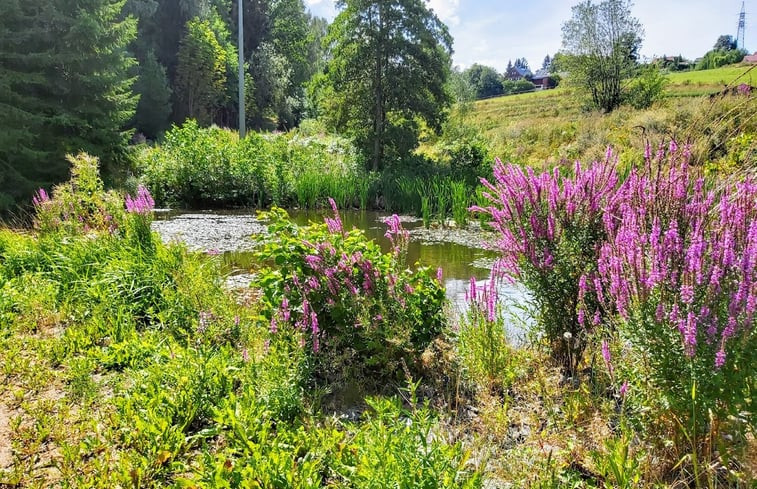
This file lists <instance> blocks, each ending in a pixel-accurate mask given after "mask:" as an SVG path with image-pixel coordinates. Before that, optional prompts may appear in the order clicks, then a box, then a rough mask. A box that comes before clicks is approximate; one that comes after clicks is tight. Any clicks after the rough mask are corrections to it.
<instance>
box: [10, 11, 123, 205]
mask: <svg viewBox="0 0 757 489" xmlns="http://www.w3.org/2000/svg"><path fill="white" fill-rule="evenodd" d="M86 5H87V8H81V6H80V2H71V1H69V0H38V1H35V2H27V1H23V0H4V1H3V15H1V16H0V46H2V49H0V113H2V114H3V115H2V117H0V194H2V195H0V201H2V203H0V207H3V206H8V205H11V204H12V201H25V200H27V199H28V198H30V197H31V194H32V192H33V190H34V188H35V187H38V186H46V187H47V186H50V185H52V184H53V183H56V182H59V181H61V180H63V179H65V178H66V177H67V175H68V164H67V162H66V161H65V159H64V156H65V154H66V153H76V152H79V151H86V152H88V153H91V154H96V155H98V156H100V158H101V161H102V163H103V165H104V167H105V168H104V169H105V171H106V172H109V173H110V174H111V175H112V173H113V171H115V170H116V169H118V168H119V167H120V164H121V163H123V161H124V159H125V158H124V157H125V151H126V146H127V143H128V139H129V132H128V131H126V130H125V129H124V128H125V125H126V123H127V122H128V121H129V120H130V119H131V118H132V116H133V115H134V107H135V105H136V103H137V99H136V97H135V96H134V95H133V93H132V91H131V86H132V84H133V82H134V80H133V78H132V77H131V76H130V74H129V73H130V70H131V69H132V67H133V66H134V65H135V61H134V59H133V58H131V57H130V56H129V55H128V53H127V51H126V46H127V45H128V44H129V42H131V40H132V39H133V37H134V35H135V32H136V22H135V20H134V19H133V18H132V17H125V18H124V17H123V15H122V9H123V6H124V0H88V1H87V2H86Z"/></svg>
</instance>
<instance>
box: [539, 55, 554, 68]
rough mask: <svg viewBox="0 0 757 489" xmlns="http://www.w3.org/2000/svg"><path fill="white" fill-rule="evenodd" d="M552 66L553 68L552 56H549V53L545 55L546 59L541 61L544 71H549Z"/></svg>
mask: <svg viewBox="0 0 757 489" xmlns="http://www.w3.org/2000/svg"><path fill="white" fill-rule="evenodd" d="M550 68H552V58H550V57H549V55H546V56H544V61H542V63H541V69H542V70H544V71H549V70H550Z"/></svg>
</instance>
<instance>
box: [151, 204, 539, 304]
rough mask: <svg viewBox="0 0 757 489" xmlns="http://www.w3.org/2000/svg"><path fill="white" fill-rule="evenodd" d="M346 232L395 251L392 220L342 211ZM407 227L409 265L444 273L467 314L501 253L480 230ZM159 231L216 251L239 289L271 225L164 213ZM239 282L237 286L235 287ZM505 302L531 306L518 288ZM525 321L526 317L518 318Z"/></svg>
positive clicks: (221, 215)
mask: <svg viewBox="0 0 757 489" xmlns="http://www.w3.org/2000/svg"><path fill="white" fill-rule="evenodd" d="M288 212H289V215H290V217H291V219H292V221H293V222H295V223H296V224H300V225H305V224H308V223H309V222H323V217H324V215H326V212H325V211H302V210H290V211H288ZM340 214H341V217H342V222H343V224H344V227H345V229H352V228H358V229H361V230H362V231H363V232H364V233H365V234H366V236H367V237H368V238H370V239H372V240H374V241H376V242H377V243H378V244H379V245H380V246H381V248H382V249H383V250H384V251H389V249H390V243H389V240H388V239H387V238H386V237H384V233H385V232H386V226H385V225H384V223H383V219H384V218H385V217H387V214H383V213H378V212H373V211H342V212H341V213H340ZM402 221H403V226H404V227H405V229H407V230H408V231H410V237H411V240H410V244H409V247H408V263H413V264H415V263H417V264H420V265H424V266H428V267H431V268H433V269H436V268H437V267H441V268H442V269H443V271H444V274H443V276H444V284H445V287H446V291H447V298H448V299H449V301H450V303H451V304H452V307H453V308H454V309H455V310H456V311H458V312H459V311H462V310H464V309H465V307H466V304H465V292H466V290H468V288H469V286H470V279H471V277H473V278H475V279H476V281H477V282H478V284H479V285H484V284H485V282H486V280H487V279H488V277H489V272H490V269H491V266H492V263H493V262H494V260H495V259H496V256H497V255H496V253H495V252H492V251H490V250H486V249H484V243H485V240H486V239H487V238H491V236H487V235H486V234H485V233H484V232H482V231H481V229H480V228H479V227H477V226H475V225H473V226H470V227H469V228H468V229H467V230H460V229H455V228H454V227H448V228H438V229H426V228H424V227H423V223H422V222H421V220H420V219H417V218H413V217H408V216H404V217H402ZM153 227H154V229H155V230H156V231H157V232H158V233H159V234H160V235H161V236H162V238H163V239H164V240H166V241H169V240H172V239H178V240H181V241H184V242H186V243H187V245H188V246H189V247H190V248H192V249H197V250H202V251H209V250H214V251H217V252H218V253H219V254H221V256H222V259H223V263H224V266H225V268H226V271H227V272H228V273H229V274H230V276H231V277H230V279H231V281H232V282H233V283H238V284H240V285H246V282H248V281H249V279H248V277H249V276H248V275H246V274H248V273H249V271H250V268H252V255H251V251H252V249H253V248H254V246H255V239H254V238H255V236H256V235H260V234H263V233H265V224H264V223H261V222H260V221H259V220H258V219H256V217H255V212H254V211H240V210H235V211H212V212H182V211H173V210H172V211H167V212H158V213H157V217H156V221H155V222H154V223H153ZM235 277H236V279H237V280H236V281H235ZM498 290H499V297H500V299H501V300H502V301H504V302H505V303H510V304H514V305H523V304H525V303H526V302H527V296H526V294H525V291H524V290H523V289H522V288H521V287H518V286H515V285H509V284H503V285H501V286H500V287H499V289H498ZM518 316H519V317H520V318H521V319H525V315H524V314H518Z"/></svg>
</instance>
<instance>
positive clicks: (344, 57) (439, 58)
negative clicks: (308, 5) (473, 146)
mask: <svg viewBox="0 0 757 489" xmlns="http://www.w3.org/2000/svg"><path fill="white" fill-rule="evenodd" d="M338 6H339V8H340V9H341V12H340V13H339V14H338V15H337V17H336V19H335V20H334V22H333V24H332V25H331V26H330V27H329V33H328V36H327V38H326V42H327V43H328V45H329V46H330V49H331V52H330V54H331V61H330V62H329V64H328V66H327V74H326V79H325V81H324V86H325V92H326V93H327V95H328V96H327V99H328V101H327V102H326V103H325V105H324V107H323V109H324V115H325V116H326V118H327V120H328V122H329V123H330V125H331V126H332V127H333V128H335V129H338V130H341V131H344V132H346V133H347V134H349V135H352V136H353V137H354V138H355V140H356V142H357V144H358V146H359V147H360V148H362V150H363V152H364V154H365V155H366V157H367V158H368V159H370V161H371V165H370V166H371V167H372V168H373V169H374V170H378V169H380V168H382V167H383V166H385V164H386V161H387V159H394V158H396V157H399V156H403V155H405V154H407V153H409V152H410V151H411V150H412V149H413V148H414V147H415V146H416V145H417V139H418V131H419V128H418V122H419V120H423V121H425V123H426V124H428V126H429V127H431V128H433V129H437V130H438V129H439V128H440V127H441V123H442V121H443V119H444V114H445V111H444V109H445V108H446V107H447V106H448V105H449V104H450V98H451V97H450V95H449V93H448V90H447V83H446V82H447V79H448V77H449V72H450V64H451V63H450V56H451V52H452V38H451V37H450V35H449V32H448V30H447V27H446V26H445V25H444V24H443V23H442V22H441V21H440V20H439V19H438V18H437V17H436V15H435V14H434V13H433V12H432V11H430V10H429V9H428V7H427V6H426V3H425V2H424V1H423V0H340V1H339V2H338ZM322 100H326V98H322Z"/></svg>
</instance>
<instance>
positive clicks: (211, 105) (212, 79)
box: [176, 19, 226, 125]
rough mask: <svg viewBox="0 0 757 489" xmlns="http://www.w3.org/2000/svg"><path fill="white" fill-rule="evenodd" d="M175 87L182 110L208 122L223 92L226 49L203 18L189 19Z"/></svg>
mask: <svg viewBox="0 0 757 489" xmlns="http://www.w3.org/2000/svg"><path fill="white" fill-rule="evenodd" d="M176 88H177V89H178V94H179V99H180V100H181V101H182V107H183V110H184V114H186V115H187V116H188V117H191V118H193V119H196V120H197V122H198V123H200V124H204V125H208V124H210V123H211V122H212V121H213V117H214V116H215V111H216V110H217V109H218V107H219V106H220V105H221V103H222V102H223V98H224V95H225V94H226V51H224V49H223V48H222V47H221V44H220V43H219V42H218V39H216V35H215V34H214V33H213V31H212V30H211V28H210V23H209V22H208V21H205V20H199V19H195V20H191V21H189V22H188V23H187V32H186V34H185V35H184V38H183V39H182V40H181V44H180V47H179V55H178V66H177V68H176Z"/></svg>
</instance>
